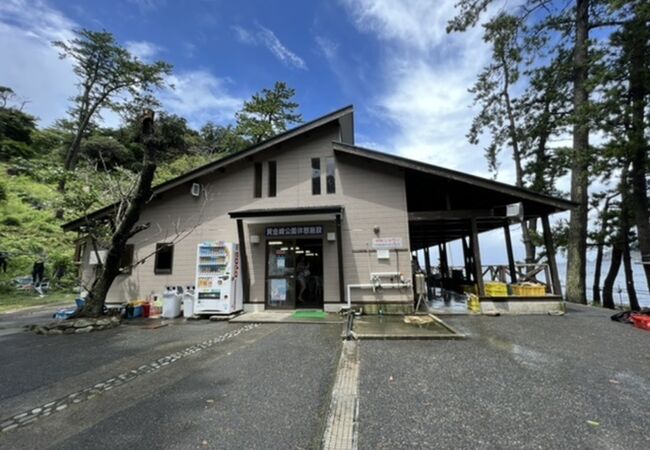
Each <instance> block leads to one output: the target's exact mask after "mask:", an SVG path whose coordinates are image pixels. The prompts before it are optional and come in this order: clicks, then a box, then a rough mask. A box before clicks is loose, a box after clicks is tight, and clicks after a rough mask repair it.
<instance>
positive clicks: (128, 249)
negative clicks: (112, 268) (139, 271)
mask: <svg viewBox="0 0 650 450" xmlns="http://www.w3.org/2000/svg"><path fill="white" fill-rule="evenodd" d="M134 255H135V245H133V244H126V246H125V247H124V253H122V258H121V259H120V274H121V275H131V272H132V271H133V256H134ZM124 267H126V269H124Z"/></svg>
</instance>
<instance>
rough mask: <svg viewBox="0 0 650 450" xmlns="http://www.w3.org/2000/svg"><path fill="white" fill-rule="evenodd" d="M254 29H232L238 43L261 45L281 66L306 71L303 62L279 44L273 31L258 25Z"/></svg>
mask: <svg viewBox="0 0 650 450" xmlns="http://www.w3.org/2000/svg"><path fill="white" fill-rule="evenodd" d="M256 27H257V30H255V31H250V30H246V29H245V28H243V27H240V26H238V25H234V26H233V27H232V29H233V30H234V31H235V34H236V35H237V39H239V41H240V42H242V43H244V44H247V45H263V46H265V47H266V48H267V49H268V50H269V51H270V52H271V53H272V54H273V56H275V57H276V58H277V59H279V60H280V61H281V62H282V63H283V64H285V65H287V66H290V67H296V68H298V69H303V70H307V64H305V61H304V60H303V59H302V58H301V57H300V56H298V55H296V54H295V53H294V52H292V51H291V50H289V49H288V48H287V47H286V46H285V45H284V44H283V43H282V42H280V39H278V37H277V36H276V35H275V33H274V32H273V31H271V30H269V29H268V28H266V27H263V26H262V25H260V24H257V25H256Z"/></svg>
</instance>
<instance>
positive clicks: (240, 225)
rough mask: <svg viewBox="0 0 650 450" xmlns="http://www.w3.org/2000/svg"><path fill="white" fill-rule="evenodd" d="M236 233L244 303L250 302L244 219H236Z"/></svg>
mask: <svg viewBox="0 0 650 450" xmlns="http://www.w3.org/2000/svg"><path fill="white" fill-rule="evenodd" d="M237 235H238V237H239V260H240V263H239V264H240V265H241V283H242V296H243V297H244V303H250V301H251V299H250V297H249V295H250V277H249V274H248V258H247V257H246V238H245V234H244V221H243V220H242V219H237Z"/></svg>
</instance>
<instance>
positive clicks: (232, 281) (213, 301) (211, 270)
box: [194, 241, 243, 315]
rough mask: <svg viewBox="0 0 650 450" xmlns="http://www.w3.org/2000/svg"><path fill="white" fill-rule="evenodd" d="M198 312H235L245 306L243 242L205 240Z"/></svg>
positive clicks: (200, 249)
mask: <svg viewBox="0 0 650 450" xmlns="http://www.w3.org/2000/svg"><path fill="white" fill-rule="evenodd" d="M196 260H197V263H196V297H195V298H196V303H195V304H194V314H196V315H201V314H211V315H215V314H233V313H235V312H238V311H241V310H242V309H243V296H242V280H241V272H240V271H241V268H240V261H239V244H235V243H232V242H223V241H218V242H203V243H201V244H199V246H198V250H197V258H196Z"/></svg>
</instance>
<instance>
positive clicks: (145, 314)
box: [142, 303, 151, 317]
mask: <svg viewBox="0 0 650 450" xmlns="http://www.w3.org/2000/svg"><path fill="white" fill-rule="evenodd" d="M150 312H151V303H143V304H142V317H149V313H150Z"/></svg>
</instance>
